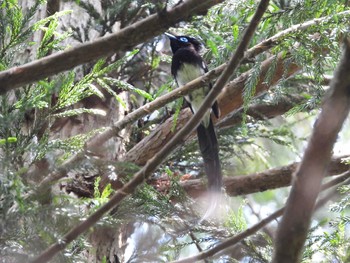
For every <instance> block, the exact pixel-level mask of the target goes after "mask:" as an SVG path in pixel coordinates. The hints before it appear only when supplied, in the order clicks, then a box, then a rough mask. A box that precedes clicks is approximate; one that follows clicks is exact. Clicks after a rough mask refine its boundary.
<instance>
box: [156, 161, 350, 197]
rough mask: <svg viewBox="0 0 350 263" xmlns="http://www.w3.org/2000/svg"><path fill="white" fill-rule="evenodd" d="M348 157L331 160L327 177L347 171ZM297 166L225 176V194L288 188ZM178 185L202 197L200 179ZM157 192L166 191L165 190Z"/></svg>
mask: <svg viewBox="0 0 350 263" xmlns="http://www.w3.org/2000/svg"><path fill="white" fill-rule="evenodd" d="M348 157H349V156H341V157H336V158H333V159H332V160H331V163H330V165H329V167H328V171H327V173H328V174H329V175H334V174H340V173H343V172H345V171H347V170H349V166H348V165H347V164H345V163H343V162H342V160H343V159H344V158H348ZM299 164H300V163H292V164H289V165H287V166H282V167H277V168H273V169H269V170H266V171H264V172H259V173H254V174H249V175H242V176H237V175H235V176H227V177H225V178H224V180H223V183H224V186H225V190H226V194H227V195H229V196H238V195H246V194H253V193H257V192H263V191H267V190H272V189H276V188H281V187H285V186H289V185H290V184H291V182H292V174H293V173H294V172H295V171H296V169H297V167H298V165H299ZM162 185H164V186H165V185H167V184H166V183H165V184H162ZM180 185H181V186H182V187H183V188H184V190H185V191H186V193H187V194H188V195H190V196H191V197H199V196H202V195H203V193H204V192H205V189H206V188H205V184H204V182H203V180H200V179H194V180H188V181H183V182H180ZM159 190H160V191H167V189H159Z"/></svg>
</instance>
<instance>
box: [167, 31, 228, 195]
mask: <svg viewBox="0 0 350 263" xmlns="http://www.w3.org/2000/svg"><path fill="white" fill-rule="evenodd" d="M165 35H166V36H168V38H169V39H170V47H171V50H172V52H173V58H172V64H171V73H172V75H173V76H174V78H175V81H176V83H177V85H178V86H183V85H185V84H187V83H188V82H190V81H192V80H194V79H196V78H198V77H200V76H202V75H204V74H205V73H206V72H208V68H207V65H206V63H205V62H204V60H203V59H202V57H201V56H200V54H199V51H200V50H201V48H202V45H201V43H200V42H199V41H198V40H197V39H195V38H193V37H188V36H174V35H172V34H169V33H165ZM211 87H212V85H211V84H206V85H204V86H203V87H201V88H199V89H196V90H194V91H192V92H191V93H189V94H188V95H186V96H185V99H186V101H187V103H188V104H189V105H190V108H191V110H192V112H193V113H196V112H197V111H198V109H199V107H200V106H201V105H202V103H203V101H204V99H205V97H206V95H207V94H208V92H209V90H210V89H211ZM212 111H213V113H214V115H215V116H216V118H219V108H218V105H217V102H215V103H214V104H213V106H212ZM197 136H198V142H199V148H200V151H201V153H202V157H203V161H204V168H205V173H206V175H207V177H208V188H209V190H212V191H220V190H221V185H222V175H221V166H220V160H219V146H218V141H217V138H216V134H215V130H214V125H213V121H212V119H211V110H208V112H206V113H205V115H204V117H203V119H202V121H201V123H200V124H199V126H198V127H197Z"/></svg>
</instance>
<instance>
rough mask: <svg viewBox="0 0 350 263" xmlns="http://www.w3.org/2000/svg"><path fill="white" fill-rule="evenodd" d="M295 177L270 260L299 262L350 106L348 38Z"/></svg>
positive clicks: (349, 44)
mask: <svg viewBox="0 0 350 263" xmlns="http://www.w3.org/2000/svg"><path fill="white" fill-rule="evenodd" d="M344 46H345V48H344V52H343V57H342V60H341V61H340V63H339V65H338V69H337V70H336V71H335V74H334V78H333V80H332V82H331V87H330V94H329V95H328V97H327V98H326V99H325V101H324V104H323V106H322V111H321V113H320V114H319V117H318V119H317V121H316V123H315V126H314V129H313V133H312V135H311V138H310V141H309V143H308V146H307V148H306V150H305V153H304V157H303V160H302V162H301V164H300V167H299V168H298V170H297V172H296V174H295V176H294V182H293V186H292V189H291V192H290V196H289V198H288V201H287V205H286V210H285V212H284V215H283V218H282V221H281V223H280V224H279V227H278V232H277V236H276V240H275V251H274V258H273V262H275V263H277V262H286V263H288V262H291V263H292V262H293V263H294V262H299V260H300V256H301V252H302V248H303V245H304V242H305V239H306V237H307V232H308V228H309V225H310V220H311V216H312V213H313V210H314V205H315V201H316V198H317V195H318V193H319V191H320V186H321V181H322V179H323V177H324V175H325V173H326V170H327V167H328V165H329V162H330V158H331V154H332V149H333V145H334V143H335V142H336V139H337V137H338V133H339V131H340V129H341V127H342V125H343V123H344V121H345V119H346V117H347V116H348V113H349V109H350V75H349V72H350V39H346V41H345V45H344Z"/></svg>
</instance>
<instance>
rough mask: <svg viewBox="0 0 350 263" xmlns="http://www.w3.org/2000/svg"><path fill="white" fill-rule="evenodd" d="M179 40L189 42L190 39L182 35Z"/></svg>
mask: <svg viewBox="0 0 350 263" xmlns="http://www.w3.org/2000/svg"><path fill="white" fill-rule="evenodd" d="M179 40H180V41H181V42H184V43H186V42H188V39H187V38H186V37H180V38H179Z"/></svg>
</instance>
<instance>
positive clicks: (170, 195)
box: [0, 0, 350, 262]
mask: <svg viewBox="0 0 350 263" xmlns="http://www.w3.org/2000/svg"><path fill="white" fill-rule="evenodd" d="M169 2H171V1H169ZM345 2H346V1H335V0H334V1H332V0H322V1H314V0H304V1H282V0H280V1H273V2H271V3H270V7H269V10H268V12H267V13H266V14H265V16H264V19H263V21H262V23H261V24H260V26H259V30H258V31H257V32H256V35H255V38H254V40H253V43H252V45H254V44H257V43H259V42H261V41H263V40H264V39H267V38H269V37H271V36H273V35H275V34H277V33H278V32H281V31H282V30H285V29H288V28H290V27H291V26H293V25H295V24H298V23H303V22H306V21H310V20H313V19H315V18H322V17H328V18H327V19H325V20H324V21H323V22H322V23H317V24H315V25H314V26H311V27H308V28H306V29H304V30H295V31H293V32H290V33H289V34H287V35H285V36H284V37H283V38H281V39H278V41H277V42H276V43H273V45H272V48H270V49H268V51H266V52H263V53H261V54H259V55H258V56H257V57H255V58H254V59H253V60H251V61H246V62H245V63H244V64H242V65H241V66H240V68H239V70H238V71H237V72H236V73H235V76H233V77H232V78H234V77H237V76H240V74H242V73H244V72H246V71H248V70H251V73H250V76H249V79H248V81H247V83H246V85H245V89H244V93H243V97H244V104H243V106H242V108H241V111H240V113H238V112H236V113H233V114H241V115H242V121H241V122H240V123H239V124H238V125H235V126H233V127H230V128H228V129H221V130H219V131H218V132H219V139H220V156H221V160H222V162H223V169H224V174H225V175H226V176H233V175H237V174H248V173H252V172H256V171H261V170H264V169H267V168H271V167H275V166H279V165H285V164H287V163H289V162H292V161H294V160H295V159H296V156H300V155H302V143H303V142H304V141H305V137H306V134H305V133H297V132H296V131H297V130H298V129H306V128H305V125H308V122H307V121H308V120H309V119H310V118H312V116H314V114H315V112H317V110H318V108H319V105H320V102H321V99H322V97H323V96H324V94H325V88H326V85H325V84H324V83H325V79H327V78H328V75H332V73H333V71H334V68H335V65H336V63H337V62H338V60H339V55H340V46H339V41H340V38H341V36H342V35H343V34H345V33H346V32H347V29H348V19H349V14H343V13H342V12H344V11H346V10H348V6H347V4H346V3H345ZM72 4H73V3H72ZM74 4H76V5H79V6H80V8H82V9H83V10H84V11H85V12H86V14H88V17H89V18H88V20H87V23H86V24H84V25H83V26H82V27H79V26H75V25H70V26H67V25H65V27H62V25H61V20H60V19H61V18H64V17H65V16H70V15H71V16H74V15H75V14H74V12H70V11H64V12H59V13H56V14H54V15H52V16H50V17H47V18H45V19H42V20H39V21H34V18H35V17H36V16H35V14H36V12H37V11H38V8H39V7H41V6H42V5H43V2H42V1H36V2H34V3H33V6H32V7H31V8H30V9H28V10H23V9H22V7H21V6H20V5H19V3H18V2H17V1H8V0H0V8H1V9H0V14H1V16H0V70H5V69H9V68H11V67H13V66H16V65H18V64H19V61H20V64H24V63H25V62H27V61H31V60H33V59H35V58H40V57H44V56H46V55H47V54H49V53H50V52H57V51H59V50H64V49H65V48H66V47H67V43H70V42H72V41H73V40H75V41H79V42H85V41H89V40H93V39H90V38H91V35H97V36H99V37H100V36H104V35H106V34H108V33H111V32H113V30H115V29H113V26H115V25H116V22H118V23H119V27H120V28H123V27H125V26H127V25H130V24H132V23H133V22H135V21H137V20H140V19H141V18H144V17H146V16H147V15H148V14H152V13H156V12H159V10H162V9H163V8H164V5H163V4H161V5H160V4H157V2H156V1H155V2H154V1H151V2H150V3H144V2H143V1H130V0H123V1H107V2H106V1H104V2H103V3H102V9H101V11H98V10H97V9H96V8H95V6H94V5H93V4H91V3H89V2H86V1H78V2H77V3H74ZM166 4H168V5H170V4H171V3H168V2H167V3H166ZM315 5H317V6H318V8H317V10H315ZM131 7H132V8H131ZM255 9H256V1H253V0H250V1H226V2H225V3H223V4H220V5H217V6H215V7H213V8H212V9H210V10H209V11H208V13H207V14H206V15H204V16H198V17H193V19H192V21H191V22H188V23H185V22H180V23H179V25H178V27H176V28H172V29H171V30H173V31H174V32H176V33H177V34H188V35H193V36H195V37H197V38H199V39H200V40H202V42H203V43H204V44H205V46H206V49H205V51H204V54H203V56H204V57H205V59H206V61H207V62H208V63H209V67H210V68H214V67H216V66H218V65H220V64H222V63H224V62H226V61H227V60H228V59H229V58H230V55H231V54H232V52H233V51H234V50H235V47H236V46H237V44H238V42H239V36H240V35H241V34H242V32H243V30H244V28H245V27H246V25H247V24H248V22H249V21H250V19H251V16H252V15H253V13H254V11H255ZM62 28H64V31H62ZM92 31H93V32H94V34H91V32H92ZM38 32H41V33H42V35H43V37H42V38H41V40H40V43H33V39H34V36H35V34H38ZM161 41H163V40H162V38H161V37H159V38H158V39H155V40H152V41H150V42H147V43H144V44H143V45H140V46H137V47H135V46H133V47H132V48H130V50H129V51H128V52H125V53H118V54H115V55H114V56H111V57H108V58H105V59H102V60H99V61H91V64H88V65H82V66H81V67H78V68H77V69H75V70H74V71H71V72H68V73H67V72H66V73H61V74H59V75H57V76H54V77H52V78H47V79H43V80H41V81H38V82H37V83H34V84H30V85H26V86H24V87H22V88H20V89H17V90H15V91H12V92H8V93H7V94H5V95H1V96H0V223H1V228H0V256H1V257H2V258H3V259H4V260H5V261H4V262H24V261H27V260H28V259H29V258H31V257H32V256H33V255H37V254H39V253H40V252H41V251H43V250H44V249H45V248H46V247H48V246H49V245H50V244H52V243H54V242H56V241H57V240H59V239H60V236H62V235H63V234H64V233H65V232H67V231H68V230H69V229H70V228H71V227H73V226H74V225H76V224H77V223H78V222H79V221H80V220H82V219H83V218H85V217H87V216H88V215H89V214H91V213H92V211H94V210H95V209H97V208H98V207H99V206H101V205H102V204H103V203H105V202H107V200H108V197H109V196H110V195H111V194H112V193H113V191H114V190H113V188H112V187H111V185H110V184H105V185H103V189H101V187H102V184H101V178H102V177H103V176H102V175H105V174H107V175H108V176H109V178H111V179H112V180H111V181H112V183H113V178H114V177H115V176H119V175H120V174H122V175H123V177H122V178H121V179H120V180H121V181H122V182H125V181H127V180H128V178H129V177H130V176H131V175H132V174H133V172H134V171H135V170H137V169H138V167H137V165H134V164H130V163H125V162H121V161H120V159H118V157H117V158H116V159H117V160H115V159H103V158H98V157H96V156H88V155H87V156H85V158H83V159H84V160H83V161H81V162H79V163H77V164H75V167H73V168H72V171H71V174H67V177H66V178H64V179H61V180H60V181H59V182H54V187H53V189H54V190H53V191H50V193H39V194H41V195H42V196H41V198H37V196H36V198H34V199H33V198H28V196H29V195H30V193H31V191H35V188H36V186H37V184H38V183H39V182H40V181H41V180H42V179H43V178H44V177H45V175H47V174H49V173H50V172H52V171H54V170H55V168H57V167H58V166H59V165H60V164H62V163H63V162H64V161H65V160H67V159H68V158H69V157H71V156H73V155H75V154H77V153H79V152H81V151H83V150H84V145H85V143H86V142H87V141H88V140H89V139H90V138H91V137H92V136H93V135H95V134H97V133H98V132H101V131H103V130H104V129H105V128H106V127H94V129H92V130H90V131H88V132H87V133H82V134H81V133H79V134H76V135H72V136H69V137H63V136H62V137H57V133H55V130H54V129H55V128H57V125H59V123H60V120H67V119H69V120H80V119H79V118H83V117H84V116H86V115H97V116H101V117H103V116H104V115H105V114H106V113H105V112H104V111H102V110H101V109H98V108H93V107H88V106H86V105H87V104H86V100H87V99H93V100H98V101H103V100H105V99H106V98H109V99H111V98H112V99H113V100H115V103H118V104H120V105H121V107H122V108H125V109H127V104H130V105H131V110H133V109H136V108H138V107H140V106H141V105H144V104H145V103H147V102H149V101H152V100H154V99H155V98H157V97H159V96H161V95H162V94H164V93H165V92H167V91H168V90H171V89H172V88H173V85H172V81H171V77H170V76H169V70H168V69H167V68H168V66H169V61H170V57H169V56H167V55H165V54H161V53H159V52H158V51H157V44H158V43H159V42H161ZM28 50H30V52H29V53H30V54H28V52H26V51H28ZM277 54H282V55H283V57H284V59H285V63H286V65H288V63H291V62H295V63H296V64H298V65H301V70H300V71H299V72H298V74H296V75H294V76H293V77H292V78H289V79H287V78H283V79H281V80H280V82H279V83H278V85H277V86H275V87H273V88H271V89H270V90H269V91H268V92H265V93H263V94H260V95H259V96H257V97H256V96H255V88H256V84H257V81H258V77H259V73H260V65H261V63H262V62H263V61H264V60H265V59H267V58H270V57H272V56H274V55H277ZM275 70H276V68H275V67H274V64H272V66H271V68H270V70H269V72H268V74H267V75H266V76H265V82H266V83H267V84H269V83H271V79H272V78H273V75H274V72H275ZM139 82H141V83H142V85H141V88H140V87H139V85H138V83H139ZM0 85H1V84H0ZM122 92H127V93H128V94H129V100H130V101H124V97H121V96H120V94H121V93H122ZM295 95H300V96H301V99H300V100H298V102H297V104H293V105H292V107H290V108H289V110H288V111H287V112H284V114H283V116H282V117H279V118H277V119H269V118H266V117H264V116H262V117H261V118H257V117H254V116H252V115H251V114H249V109H250V108H251V107H252V106H253V105H266V106H271V105H272V106H273V105H277V104H278V103H281V102H284V101H293V98H294V97H293V96H295ZM184 106H185V105H182V101H181V100H178V101H174V102H172V103H170V104H168V105H167V106H166V107H164V108H162V109H159V110H158V112H157V114H154V115H155V116H151V113H150V114H149V115H148V116H146V117H145V118H142V119H140V120H139V121H138V123H136V124H135V123H134V124H132V125H131V130H132V132H131V133H130V137H129V138H128V139H125V138H124V139H125V143H126V144H127V149H131V148H132V147H133V146H134V145H136V144H137V143H139V142H140V140H141V139H142V138H144V137H146V136H147V135H148V134H149V133H150V132H152V131H153V130H154V129H156V127H157V125H159V124H160V123H163V122H164V120H165V119H166V118H168V117H169V116H170V115H175V116H176V115H177V114H179V113H180V109H181V108H182V107H184ZM57 123H58V124H57ZM305 123H306V124H305ZM174 125H176V122H175V123H174ZM303 125H304V126H303ZM36 167H44V168H45V169H43V171H45V173H44V174H40V173H37V172H36V173H32V171H37V170H35V169H36ZM187 173H190V174H192V177H196V178H201V176H202V175H203V171H202V164H201V159H200V155H199V153H198V149H197V145H196V142H195V141H189V142H188V143H186V144H184V145H180V146H179V150H178V151H176V152H175V153H173V154H172V156H171V157H170V158H169V159H168V160H166V161H165V162H164V163H163V165H162V166H161V167H160V168H159V169H158V171H157V172H156V173H155V175H154V177H153V180H155V181H156V182H157V183H159V182H161V180H162V179H163V178H166V180H167V183H169V184H170V187H169V190H168V191H167V192H161V191H158V190H159V189H157V188H155V187H154V186H152V181H150V182H149V183H150V184H145V185H142V186H140V187H139V188H138V189H137V191H136V192H135V193H134V194H133V195H132V196H129V197H128V198H127V199H126V200H125V201H124V202H122V204H121V205H120V206H118V208H116V209H115V210H114V211H113V212H112V213H110V214H108V215H105V217H104V218H103V220H102V222H101V223H100V224H101V225H102V226H105V227H111V228H112V229H117V230H119V231H122V229H123V225H125V224H135V226H134V229H136V231H137V230H138V231H140V229H142V228H149V230H148V232H146V233H143V235H142V234H139V242H136V243H135V247H134V251H132V253H131V256H130V258H129V259H127V260H128V262H168V261H170V260H176V259H178V258H179V257H180V256H183V255H184V253H185V254H186V253H188V251H190V252H191V253H192V252H193V251H195V250H194V247H195V246H194V245H196V246H197V247H198V246H199V247H201V248H202V249H206V248H208V247H211V246H213V245H214V244H217V243H218V242H220V240H222V239H223V238H226V237H229V236H232V235H234V234H236V233H239V232H240V231H242V230H244V229H245V228H246V227H247V224H250V223H251V222H252V220H250V219H249V217H251V216H252V214H254V213H256V214H257V217H258V218H259V216H260V215H259V213H257V212H256V211H255V208H254V207H255V206H256V205H260V206H266V207H267V208H268V209H269V211H272V210H273V208H275V207H279V206H281V205H282V201H281V199H283V198H284V197H285V196H286V193H287V191H286V189H279V190H276V191H275V192H272V191H268V192H267V193H259V194H256V195H252V196H248V197H244V196H242V197H238V198H234V199H233V198H230V201H229V203H232V204H233V205H232V207H233V208H232V207H230V208H228V209H229V211H228V213H227V215H226V216H225V218H224V220H223V221H222V222H221V223H215V222H210V221H205V222H202V223H201V224H199V225H197V222H198V220H199V218H200V215H199V214H198V213H197V211H195V209H193V207H192V205H193V204H195V201H194V200H192V199H191V198H189V197H188V196H187V195H186V193H185V192H184V191H183V189H182V188H181V185H180V182H179V180H180V177H181V175H184V174H187ZM71 183H72V184H71ZM76 185H78V186H79V187H80V186H81V188H84V191H85V192H84V193H85V194H84V195H83V196H84V197H82V195H81V192H78V190H77V189H78V188H79V187H74V186H76ZM68 186H70V187H71V188H70V190H71V191H73V192H74V191H76V192H75V194H77V195H80V197H79V198H77V197H76V196H74V197H73V196H72V195H68V193H67V191H66V190H67V187H68ZM348 193H349V187H348V186H344V187H342V188H341V194H342V197H341V198H339V199H338V200H337V201H336V202H334V203H333V204H332V206H331V207H330V210H329V211H330V213H329V214H326V215H319V216H317V217H316V218H315V225H314V226H313V227H312V229H311V230H310V234H309V238H308V240H307V244H306V247H305V252H304V257H303V262H312V260H314V259H315V257H316V256H318V255H322V256H323V257H324V258H325V259H326V260H329V261H334V262H346V261H347V260H349V257H350V254H349V252H348V249H347V248H348V247H349V241H350V239H349V235H348V234H347V232H346V228H347V227H348V226H349V221H350V220H349V210H348V209H349V198H348V197H347V196H348ZM43 196H44V197H43ZM195 205H196V204H195ZM271 207H272V208H271ZM326 209H327V208H326ZM189 227H190V228H192V229H193V230H192V231H191V232H190V234H188V233H187V232H186V231H185V230H186V229H188V228H189ZM273 230H274V226H272V227H271V228H269V229H264V230H262V231H261V232H259V233H257V234H255V235H253V236H250V237H249V238H247V239H245V240H244V241H242V242H241V243H240V245H239V246H236V247H235V248H233V249H232V250H230V251H227V252H225V253H224V254H223V255H221V260H224V261H225V262H238V261H239V260H241V259H242V258H245V259H246V260H248V261H249V262H269V261H270V260H271V254H272V252H271V251H272V250H273V248H272V242H271V239H272V236H271V232H272V231H273ZM320 233H322V234H320ZM145 240H147V242H143V241H145ZM149 240H152V242H150V241H149ZM90 242H91V241H90V239H89V235H84V236H81V237H80V238H79V239H77V240H75V241H74V242H73V243H71V244H70V245H69V246H68V247H67V248H66V249H65V250H64V252H63V253H60V254H59V255H58V256H57V257H56V258H55V262H77V261H82V262H84V261H87V258H86V251H88V250H89V249H90V251H91V243H90ZM146 243H147V244H151V245H148V246H147V245H145V244H146ZM119 251H120V252H119V254H117V255H115V256H116V257H120V258H122V257H123V253H125V251H123V249H120V250H119ZM142 251H143V253H141V252H142ZM103 256H104V258H105V260H107V257H108V256H109V255H103Z"/></svg>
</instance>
